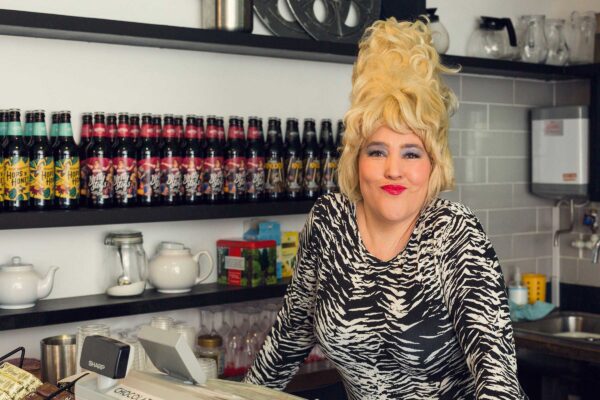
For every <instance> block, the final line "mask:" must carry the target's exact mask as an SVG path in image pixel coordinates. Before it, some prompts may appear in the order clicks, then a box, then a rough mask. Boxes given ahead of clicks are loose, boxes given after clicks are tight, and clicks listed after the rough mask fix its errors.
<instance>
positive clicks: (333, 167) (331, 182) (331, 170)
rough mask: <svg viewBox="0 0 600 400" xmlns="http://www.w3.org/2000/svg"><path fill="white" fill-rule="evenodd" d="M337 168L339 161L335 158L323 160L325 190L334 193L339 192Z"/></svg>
mask: <svg viewBox="0 0 600 400" xmlns="http://www.w3.org/2000/svg"><path fill="white" fill-rule="evenodd" d="M337 167H338V160H337V159H336V158H333V157H327V158H326V159H325V160H323V188H324V189H326V190H328V191H332V190H337V188H338V183H337Z"/></svg>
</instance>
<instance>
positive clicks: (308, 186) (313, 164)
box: [302, 118, 321, 200]
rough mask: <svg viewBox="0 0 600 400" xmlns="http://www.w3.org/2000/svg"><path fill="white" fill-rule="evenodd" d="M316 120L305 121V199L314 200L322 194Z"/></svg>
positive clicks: (303, 163) (308, 119) (303, 161)
mask: <svg viewBox="0 0 600 400" xmlns="http://www.w3.org/2000/svg"><path fill="white" fill-rule="evenodd" d="M319 153H320V152H319V144H318V142H317V131H316V127H315V120H314V119H312V118H307V119H305V120H304V158H303V160H302V165H303V167H304V184H303V189H304V197H305V198H306V199H309V200H314V199H316V198H317V197H319V195H320V192H321V161H320V154H319Z"/></svg>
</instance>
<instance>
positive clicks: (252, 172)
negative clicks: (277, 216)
mask: <svg viewBox="0 0 600 400" xmlns="http://www.w3.org/2000/svg"><path fill="white" fill-rule="evenodd" d="M264 190H265V159H264V157H251V158H248V159H246V192H247V193H248V194H254V193H257V194H259V193H262V192H264Z"/></svg>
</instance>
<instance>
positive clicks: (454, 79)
mask: <svg viewBox="0 0 600 400" xmlns="http://www.w3.org/2000/svg"><path fill="white" fill-rule="evenodd" d="M442 79H443V80H444V83H446V85H448V87H449V88H450V89H452V91H453V92H454V94H455V95H456V98H458V99H460V98H461V93H460V80H461V77H460V75H446V74H444V75H442Z"/></svg>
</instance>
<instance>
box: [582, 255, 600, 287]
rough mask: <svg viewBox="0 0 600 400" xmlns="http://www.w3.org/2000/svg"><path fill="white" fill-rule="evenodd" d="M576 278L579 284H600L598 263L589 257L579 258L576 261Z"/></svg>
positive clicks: (599, 266)
mask: <svg viewBox="0 0 600 400" xmlns="http://www.w3.org/2000/svg"><path fill="white" fill-rule="evenodd" d="M577 280H578V283H579V284H580V285H585V286H596V287H599V286H600V265H599V264H595V263H593V262H592V261H591V260H589V259H579V262H578V263H577Z"/></svg>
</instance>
